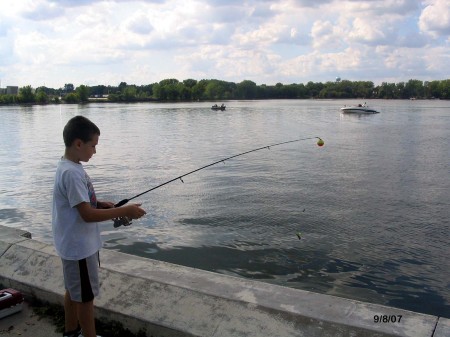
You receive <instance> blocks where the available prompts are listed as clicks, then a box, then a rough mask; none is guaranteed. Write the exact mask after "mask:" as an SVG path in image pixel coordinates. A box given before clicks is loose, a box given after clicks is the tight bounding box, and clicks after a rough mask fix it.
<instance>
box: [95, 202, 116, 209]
mask: <svg viewBox="0 0 450 337" xmlns="http://www.w3.org/2000/svg"><path fill="white" fill-rule="evenodd" d="M113 207H114V203H113V202H111V201H100V200H97V208H100V209H104V208H113Z"/></svg>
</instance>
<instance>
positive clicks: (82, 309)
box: [77, 300, 96, 337]
mask: <svg viewBox="0 0 450 337" xmlns="http://www.w3.org/2000/svg"><path fill="white" fill-rule="evenodd" d="M77 314H78V320H79V322H80V325H81V330H82V331H83V337H96V333H95V318H94V301H93V300H92V301H90V302H84V303H77Z"/></svg>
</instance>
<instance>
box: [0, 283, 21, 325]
mask: <svg viewBox="0 0 450 337" xmlns="http://www.w3.org/2000/svg"><path fill="white" fill-rule="evenodd" d="M23 300H24V299H23V295H22V293H21V292H20V291H17V290H14V289H11V288H7V289H3V290H0V318H3V317H6V316H9V315H12V314H14V313H16V312H19V311H21V310H22V308H23Z"/></svg>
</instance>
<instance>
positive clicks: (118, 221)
mask: <svg viewBox="0 0 450 337" xmlns="http://www.w3.org/2000/svg"><path fill="white" fill-rule="evenodd" d="M309 139H318V140H317V145H318V146H323V145H324V144H325V143H324V141H323V140H322V138H320V137H308V138H300V139H294V140H289V141H286V142H281V143H276V144H270V145H266V146H262V147H258V148H257V149H253V150H249V151H245V152H242V153H239V154H235V155H233V156H230V157H227V158H223V159H220V160H217V161H215V162H213V163H211V164H208V165H205V166H202V167H199V168H197V169H195V170H192V171H190V172H188V173H185V174H182V175H181V176H178V177H176V178H173V179H170V180H168V181H166V182H164V183H162V184H159V185H158V186H155V187H152V188H150V189H148V190H146V191H144V192H142V193H139V194H136V195H135V196H134V197H131V198H128V199H123V200H121V201H119V202H118V203H117V204H115V205H114V207H120V206H123V205H125V204H126V203H128V202H129V201H131V200H133V199H135V198H138V197H140V196H141V195H144V194H146V193H149V192H151V191H153V190H156V189H157V188H160V187H162V186H164V185H167V184H170V183H171V182H174V181H177V180H180V181H181V182H182V183H184V181H183V178H184V177H186V176H188V175H190V174H193V173H195V172H198V171H200V170H203V169H205V168H208V167H211V166H214V165H216V164H219V163H225V161H227V160H230V159H233V158H236V157H239V156H243V155H245V154H248V153H252V152H256V151H260V150H264V149H268V150H270V148H272V147H275V146H279V145H283V144H289V143H295V142H300V141H303V140H309ZM122 225H124V226H129V225H131V222H130V220H129V219H128V218H126V217H124V218H118V219H115V220H114V227H119V226H122Z"/></svg>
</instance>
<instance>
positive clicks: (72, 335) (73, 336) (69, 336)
mask: <svg viewBox="0 0 450 337" xmlns="http://www.w3.org/2000/svg"><path fill="white" fill-rule="evenodd" d="M63 337H83V336H82V335H81V329H80V328H78V329H77V330H74V331H69V332H65V333H64V334H63Z"/></svg>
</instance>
